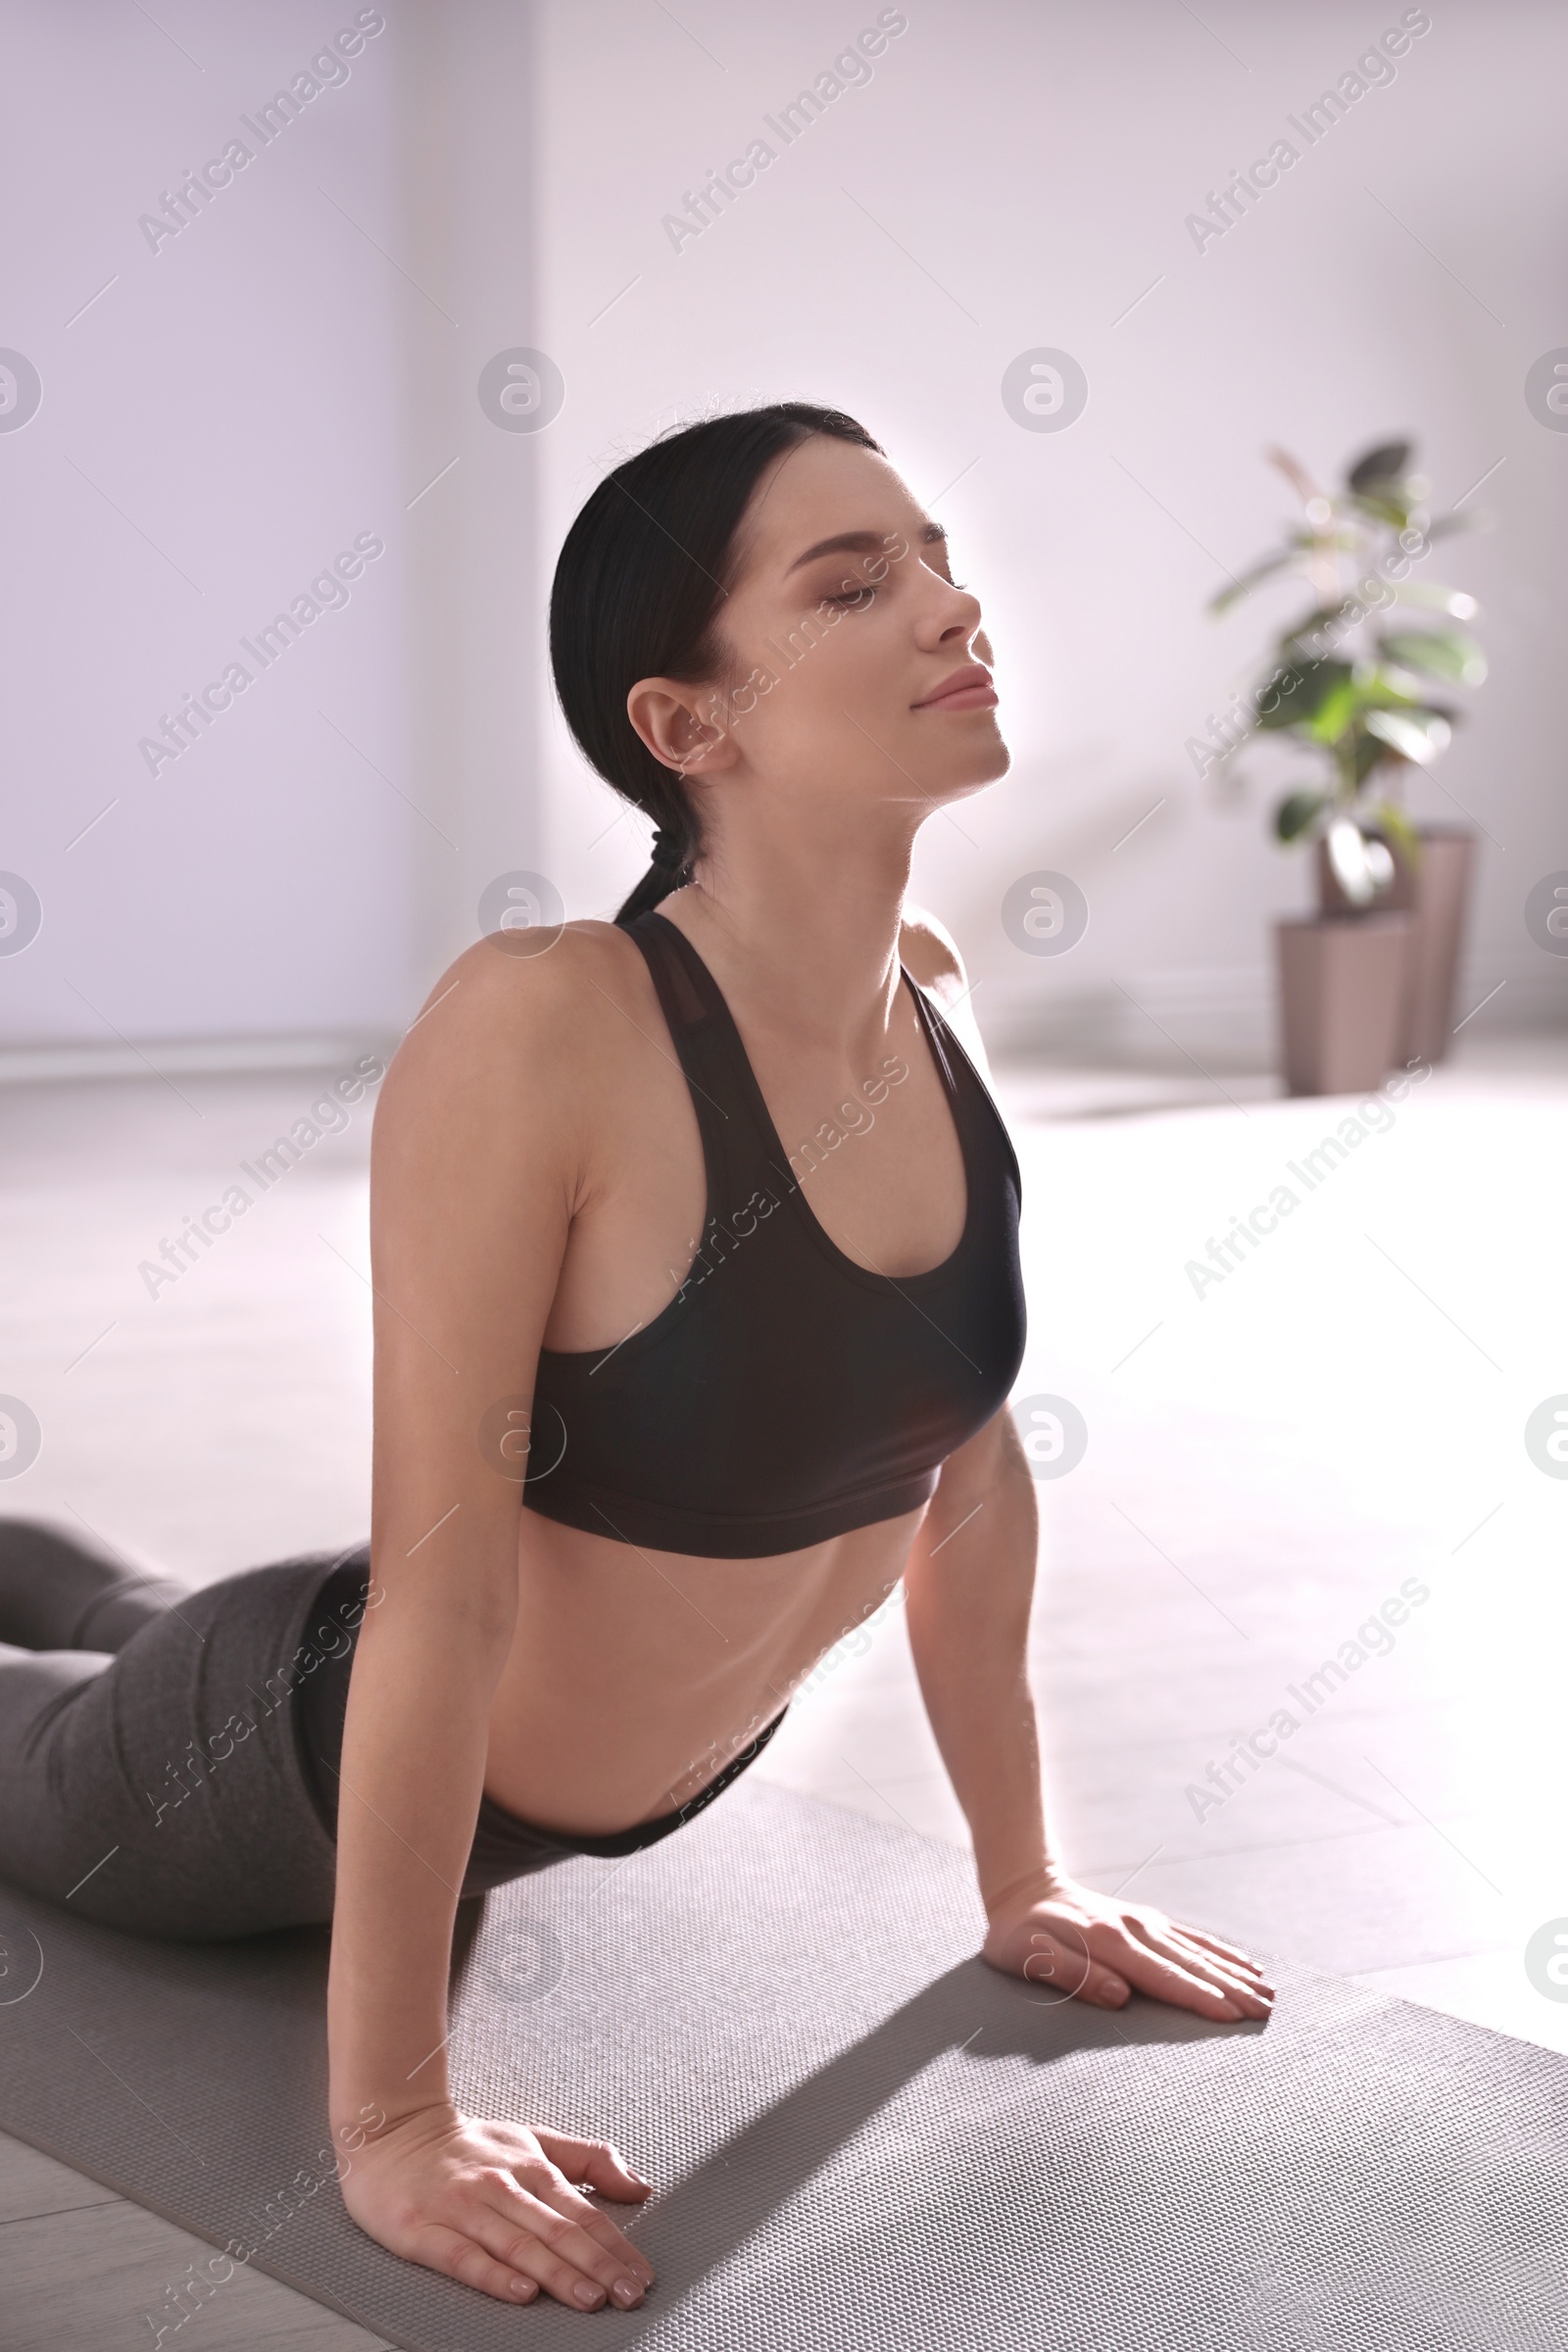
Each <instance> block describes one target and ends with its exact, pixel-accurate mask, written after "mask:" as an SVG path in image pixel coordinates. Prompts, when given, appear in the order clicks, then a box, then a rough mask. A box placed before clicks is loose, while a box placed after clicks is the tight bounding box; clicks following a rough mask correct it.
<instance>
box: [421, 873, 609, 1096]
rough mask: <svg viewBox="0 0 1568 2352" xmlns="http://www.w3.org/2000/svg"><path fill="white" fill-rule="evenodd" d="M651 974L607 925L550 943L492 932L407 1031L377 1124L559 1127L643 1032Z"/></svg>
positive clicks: (558, 934)
mask: <svg viewBox="0 0 1568 2352" xmlns="http://www.w3.org/2000/svg"><path fill="white" fill-rule="evenodd" d="M645 972H646V966H644V964H643V961H642V957H641V956H640V955H639V953H638V951H637V948H636V946H635V944H634V943H633V942H632V941H631V940H630V939H628V938H627V936H626V934H625V932H624V931H621V930H619V929H617V928H616V926H615V925H614V924H613V923H607V922H599V921H596V920H592V919H586V918H585V919H582V920H578V921H573V922H568V923H563V924H562V925H561V926H560V927H559V928H558V929H556V930H555V931H554V932H553V933H551V932H543V931H517V932H510V933H508V932H501V933H495V934H493V935H491V936H488V937H486V938H484V939H479V940H475V942H474V944H473V945H472V947H470V948H466V949H465V951H464V953H463V954H462V955H461V956H458V957H457V959H456V960H455V961H454V962H453V963H451V964H449V965H448V967H447V969H446V970H445V971H444V972H443V973H442V974H441V977H440V979H439V980H437V982H436V983H435V985H434V987H433V988H432V989H431V990H430V993H429V995H428V996H427V997H426V999H425V1001H424V1004H423V1005H421V1006H420V1008H419V1011H418V1012H417V1015H416V1016H415V1018H414V1020H413V1021H411V1023H410V1024H409V1027H408V1029H407V1030H406V1031H405V1033H404V1036H403V1040H402V1042H401V1044H400V1045H399V1047H398V1050H397V1053H396V1054H395V1055H394V1056H393V1059H392V1062H391V1065H390V1067H389V1069H388V1072H387V1077H386V1081H385V1084H384V1086H383V1088H382V1095H381V1117H380V1118H378V1124H381V1123H382V1120H383V1119H384V1120H385V1123H386V1124H389V1125H397V1124H399V1123H400V1122H401V1121H402V1120H404V1119H407V1118H410V1117H412V1118H416V1119H424V1118H428V1117H430V1116H432V1115H434V1116H438V1117H439V1116H443V1115H456V1116H460V1117H466V1116H467V1115H473V1116H476V1117H481V1118H482V1117H489V1118H492V1119H494V1118H497V1117H499V1118H502V1119H505V1118H506V1117H507V1116H508V1114H509V1112H510V1113H511V1114H512V1115H514V1116H520V1115H529V1116H533V1117H537V1114H538V1111H539V1108H540V1106H541V1103H542V1102H546V1103H548V1104H549V1106H550V1107H551V1108H552V1109H553V1110H554V1111H556V1112H558V1113H559V1114H561V1115H562V1116H563V1118H564V1117H565V1116H566V1114H567V1113H568V1112H569V1109H570V1107H571V1103H572V1102H573V1101H574V1100H576V1099H577V1098H579V1097H581V1096H582V1095H583V1094H584V1092H585V1091H588V1090H593V1091H597V1089H598V1087H599V1085H600V1084H601V1083H602V1081H603V1080H604V1079H605V1078H607V1077H610V1076H613V1070H614V1065H615V1063H616V1060H617V1058H618V1057H619V1056H620V1055H621V1054H623V1053H624V1050H625V1048H624V1036H625V1033H626V1032H627V1029H628V1024H629V1023H630V1022H631V1021H632V1020H633V1019H635V1020H636V1021H637V1022H639V1023H642V1024H646V1020H647V1011H646V1007H645V1005H643V1004H642V1003H641V1002H640V999H639V983H640V978H641V976H642V975H643V974H645Z"/></svg>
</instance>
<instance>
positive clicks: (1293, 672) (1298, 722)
mask: <svg viewBox="0 0 1568 2352" xmlns="http://www.w3.org/2000/svg"><path fill="white" fill-rule="evenodd" d="M1350 676H1351V669H1350V664H1349V662H1299V663H1292V664H1288V665H1283V666H1282V667H1281V669H1279V670H1278V671H1275V672H1273V673H1272V674H1271V675H1270V676H1269V677H1268V678H1267V679H1266V680H1264V681H1263V683H1262V684H1261V685H1260V686H1259V688H1258V691H1257V696H1256V698H1255V700H1256V702H1257V723H1258V725H1259V726H1260V727H1272V728H1276V729H1278V728H1281V727H1299V726H1305V725H1307V724H1308V723H1309V722H1310V720H1311V719H1312V718H1313V717H1314V715H1315V714H1316V712H1317V711H1319V710H1321V708H1322V706H1323V704H1324V703H1325V702H1326V701H1327V700H1328V698H1329V697H1330V696H1331V695H1333V694H1337V693H1338V692H1340V690H1341V689H1342V688H1343V687H1345V686H1346V685H1348V682H1349V679H1350ZM1265 703H1267V704H1268V706H1269V708H1267V709H1264V707H1263V706H1264V704H1265Z"/></svg>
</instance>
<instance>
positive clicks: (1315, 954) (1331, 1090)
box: [1274, 912, 1414, 1095]
mask: <svg viewBox="0 0 1568 2352" xmlns="http://www.w3.org/2000/svg"><path fill="white" fill-rule="evenodd" d="M1274 936H1275V942H1276V946H1277V951H1278V955H1279V971H1280V1029H1281V1045H1282V1050H1283V1061H1284V1077H1285V1086H1286V1091H1287V1093H1289V1094H1293V1095H1366V1094H1370V1093H1372V1091H1373V1089H1374V1088H1376V1087H1379V1086H1381V1085H1382V1083H1383V1081H1384V1079H1385V1078H1386V1077H1387V1076H1388V1075H1389V1072H1390V1071H1391V1070H1393V1069H1395V1068H1396V1067H1397V1066H1398V1064H1399V1063H1400V1062H1401V1061H1402V1060H1403V1059H1404V1058H1405V1056H1404V1055H1403V1054H1401V1052H1400V1048H1401V1046H1402V1045H1403V1042H1404V1038H1403V1032H1404V1020H1405V1005H1406V999H1407V994H1408V988H1409V974H1410V960H1411V944H1412V940H1413V936H1414V918H1413V917H1412V916H1411V915H1410V914H1408V913H1404V912H1400V913H1396V914H1360V915H1352V916H1348V917H1332V916H1331V917H1327V918H1325V917H1322V916H1318V917H1313V916H1300V917H1296V918H1294V919H1292V920H1289V921H1285V922H1280V923H1276V925H1275V926H1274Z"/></svg>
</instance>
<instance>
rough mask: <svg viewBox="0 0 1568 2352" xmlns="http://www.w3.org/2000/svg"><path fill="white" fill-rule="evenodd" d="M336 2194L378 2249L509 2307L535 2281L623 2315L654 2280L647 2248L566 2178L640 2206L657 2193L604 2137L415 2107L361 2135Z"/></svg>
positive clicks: (532, 2291)
mask: <svg viewBox="0 0 1568 2352" xmlns="http://www.w3.org/2000/svg"><path fill="white" fill-rule="evenodd" d="M340 2136H342V2137H343V2138H344V2139H345V2140H346V2142H347V2144H348V2145H349V2146H350V2147H354V2148H356V2152H355V2153H354V2154H353V2155H352V2156H351V2157H350V2158H349V2159H348V2160H347V2162H346V2164H345V2167H344V2171H343V2174H342V2178H341V2185H342V2190H343V2202H344V2204H345V2205H346V2206H347V2207H348V2210H349V2212H350V2213H351V2214H352V2215H353V2217H354V2219H355V2221H356V2222H358V2224H359V2226H360V2228H361V2229H363V2230H364V2231H365V2232H366V2234H367V2235H368V2236H369V2237H373V2238H374V2239H375V2241H376V2243H377V2244H378V2245H382V2246H385V2247H387V2248H388V2250H389V2251H390V2252H391V2253H393V2254H401V2255H402V2256H403V2257H404V2258H405V2260H407V2261H409V2262H420V2263H423V2264H424V2265H425V2266H426V2268H427V2269H429V2270H432V2271H441V2272H443V2273H444V2274H445V2276H446V2277H447V2278H461V2279H462V2280H463V2281H464V2283H465V2284H466V2285H467V2286H477V2287H480V2288H482V2289H483V2291H484V2292H485V2293H486V2294H487V2295H496V2296H498V2297H499V2298H500V2299H501V2300H502V2301H503V2302H507V2303H531V2302H532V2301H533V2299H534V2298H535V2296H536V2295H537V2294H538V2292H539V2289H540V2288H541V2287H543V2288H544V2290H545V2292H546V2294H549V2295H554V2296H555V2297H556V2299H557V2301H558V2302H561V2303H567V2304H570V2305H571V2307H572V2308H573V2309H574V2310H576V2311H598V2310H600V2309H602V2307H603V2306H604V2303H605V2301H606V2299H607V2297H608V2298H609V2300H610V2301H612V2302H613V2303H614V2305H615V2306H616V2308H617V2309H618V2310H621V2311H631V2310H634V2309H635V2308H636V2306H637V2305H638V2304H639V2303H641V2301H642V2299H643V2293H644V2290H645V2289H646V2288H647V2287H649V2286H651V2285H652V2284H653V2278H654V2272H653V2266H652V2264H651V2263H650V2262H649V2261H648V2260H647V2258H646V2256H644V2255H642V2254H640V2253H639V2252H638V2251H637V2248H636V2247H635V2246H634V2245H633V2244H632V2243H631V2241H630V2239H629V2238H626V2237H623V2236H622V2235H621V2232H620V2231H619V2230H618V2229H616V2228H615V2225H614V2223H613V2222H612V2221H611V2220H610V2219H609V2217H608V2216H607V2215H605V2214H602V2213H601V2212H600V2211H599V2210H598V2208H597V2207H596V2206H594V2205H591V2204H590V2203H589V2201H588V2199H587V2198H586V2197H585V2196H583V2195H582V2194H581V2193H580V2192H579V2190H578V2189H577V2188H576V2187H574V2186H573V2183H574V2182H576V2181H584V2182H586V2183H587V2185H588V2186H589V2187H591V2188H594V2189H597V2190H598V2191H599V2193H600V2194H601V2195H602V2196H607V2197H614V2198H616V2199H617V2200H618V2201H619V2202H620V2203H622V2204H627V2205H630V2204H641V2202H642V2201H643V2199H644V2198H645V2197H647V2196H649V2195H651V2194H652V2190H651V2188H650V2186H649V2183H648V2182H647V2181H646V2180H639V2179H638V2177H637V2175H636V2174H635V2173H634V2172H632V2171H630V2170H629V2169H628V2167H627V2166H626V2165H625V2164H624V2163H623V2162H622V2160H621V2158H620V2157H619V2155H618V2154H617V2153H616V2151H615V2150H614V2149H613V2147H610V2146H608V2145H607V2144H606V2143H605V2142H604V2141H603V2140H593V2139H574V2138H573V2137H572V2136H571V2134H570V2133H569V2132H565V2131H546V2130H544V2129H543V2128H542V2127H541V2128H539V2129H538V2130H534V2131H529V2130H528V2129H527V2128H526V2127H525V2126H523V2125H521V2124H510V2123H487V2122H484V2121H482V2120H481V2119H479V2118H477V2117H474V2116H466V2115H462V2114H460V2113H459V2112H458V2110H457V2109H456V2108H455V2107H451V2106H447V2105H439V2106H432V2107H423V2108H418V2109H416V2110H415V2111H414V2112H413V2113H411V2114H407V2115H403V2116H400V2117H398V2118H397V2119H396V2120H395V2121H393V2122H390V2123H387V2124H385V2125H384V2126H382V2127H381V2128H380V2129H378V2130H377V2131H375V2133H374V2135H373V2136H368V2137H366V2138H365V2140H364V2142H363V2144H360V2145H357V2143H358V2142H359V2141H360V2128H355V2129H352V2130H351V2129H349V2128H347V2127H346V2128H345V2130H344V2131H343V2133H342V2134H341V2135H340Z"/></svg>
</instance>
